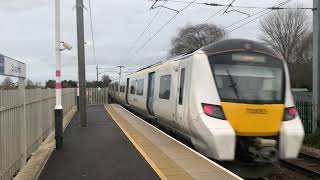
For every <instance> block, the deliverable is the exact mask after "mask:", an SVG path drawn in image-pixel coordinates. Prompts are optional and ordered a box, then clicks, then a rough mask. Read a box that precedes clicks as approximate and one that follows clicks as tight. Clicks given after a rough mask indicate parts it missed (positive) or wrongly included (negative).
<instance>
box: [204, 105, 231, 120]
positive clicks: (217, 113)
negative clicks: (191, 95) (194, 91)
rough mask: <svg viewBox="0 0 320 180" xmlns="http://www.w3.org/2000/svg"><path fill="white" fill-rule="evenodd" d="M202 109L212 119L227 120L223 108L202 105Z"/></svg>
mask: <svg viewBox="0 0 320 180" xmlns="http://www.w3.org/2000/svg"><path fill="white" fill-rule="evenodd" d="M202 109H203V112H204V113H205V114H206V115H208V116H210V117H214V118H217V119H222V120H225V119H226V117H225V115H224V112H223V110H222V108H221V106H218V105H212V104H205V103H202Z"/></svg>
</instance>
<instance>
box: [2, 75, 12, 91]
mask: <svg viewBox="0 0 320 180" xmlns="http://www.w3.org/2000/svg"><path fill="white" fill-rule="evenodd" d="M2 88H3V89H13V88H14V83H13V81H12V79H11V78H10V77H6V78H4V80H3V82H2Z"/></svg>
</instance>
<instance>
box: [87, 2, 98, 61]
mask: <svg viewBox="0 0 320 180" xmlns="http://www.w3.org/2000/svg"><path fill="white" fill-rule="evenodd" d="M89 11H90V29H91V40H92V50H93V61H94V64H95V65H96V66H98V64H97V59H96V48H95V41H94V31H93V20H92V19H93V18H92V8H91V0H89Z"/></svg>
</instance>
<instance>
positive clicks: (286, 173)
mask: <svg viewBox="0 0 320 180" xmlns="http://www.w3.org/2000/svg"><path fill="white" fill-rule="evenodd" d="M266 178H267V179H268V180H314V178H311V177H309V176H305V175H302V174H300V173H297V172H295V171H293V170H291V169H287V168H285V167H280V166H279V165H275V167H274V173H272V174H271V175H270V176H268V177H266Z"/></svg>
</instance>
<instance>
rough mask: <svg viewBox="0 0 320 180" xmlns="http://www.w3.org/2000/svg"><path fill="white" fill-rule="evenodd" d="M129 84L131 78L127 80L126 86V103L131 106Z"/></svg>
mask: <svg viewBox="0 0 320 180" xmlns="http://www.w3.org/2000/svg"><path fill="white" fill-rule="evenodd" d="M129 82H130V78H127V85H126V103H127V104H129V101H128V94H129Z"/></svg>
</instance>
